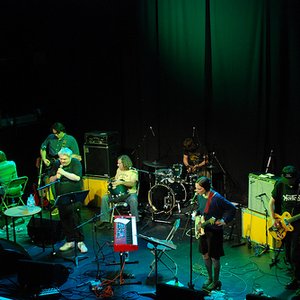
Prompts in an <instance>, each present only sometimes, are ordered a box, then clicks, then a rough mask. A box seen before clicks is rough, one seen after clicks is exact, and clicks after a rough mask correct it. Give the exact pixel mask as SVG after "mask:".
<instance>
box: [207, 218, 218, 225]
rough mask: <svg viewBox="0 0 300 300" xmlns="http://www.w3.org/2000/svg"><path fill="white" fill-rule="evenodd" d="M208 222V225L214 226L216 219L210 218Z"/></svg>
mask: <svg viewBox="0 0 300 300" xmlns="http://www.w3.org/2000/svg"><path fill="white" fill-rule="evenodd" d="M208 221H209V223H210V224H215V222H216V218H215V217H211V218H210V219H209V220H208Z"/></svg>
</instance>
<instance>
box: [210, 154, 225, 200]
mask: <svg viewBox="0 0 300 300" xmlns="http://www.w3.org/2000/svg"><path fill="white" fill-rule="evenodd" d="M212 155H213V158H214V159H215V160H216V162H217V164H218V165H219V167H220V169H221V171H222V173H223V189H224V197H225V198H226V189H227V187H226V171H225V169H224V168H223V166H222V165H221V163H220V161H219V159H218V157H217V155H216V153H215V152H212ZM212 172H213V171H212ZM211 181H212V175H211Z"/></svg>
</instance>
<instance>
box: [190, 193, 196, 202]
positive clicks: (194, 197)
mask: <svg viewBox="0 0 300 300" xmlns="http://www.w3.org/2000/svg"><path fill="white" fill-rule="evenodd" d="M196 197H197V193H195V194H194V196H193V198H192V199H191V204H194V203H196V201H195V199H196Z"/></svg>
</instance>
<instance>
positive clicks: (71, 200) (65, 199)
mask: <svg viewBox="0 0 300 300" xmlns="http://www.w3.org/2000/svg"><path fill="white" fill-rule="evenodd" d="M88 193H89V190H83V191H78V192H70V193H67V194H62V195H60V196H58V197H57V198H56V200H55V203H54V206H57V207H59V206H64V205H69V204H71V205H72V206H73V216H74V214H75V203H77V202H81V203H83V201H84V200H85V198H86V196H87V195H88ZM74 230H78V226H75V224H74ZM77 243H78V242H77V241H75V247H74V258H68V257H63V258H64V259H66V260H71V261H73V262H74V263H75V265H76V266H78V260H79V259H86V258H88V257H87V256H85V255H81V256H78V255H77Z"/></svg>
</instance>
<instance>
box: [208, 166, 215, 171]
mask: <svg viewBox="0 0 300 300" xmlns="http://www.w3.org/2000/svg"><path fill="white" fill-rule="evenodd" d="M214 168H215V166H213V165H208V166H206V169H209V170H211V169H214Z"/></svg>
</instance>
